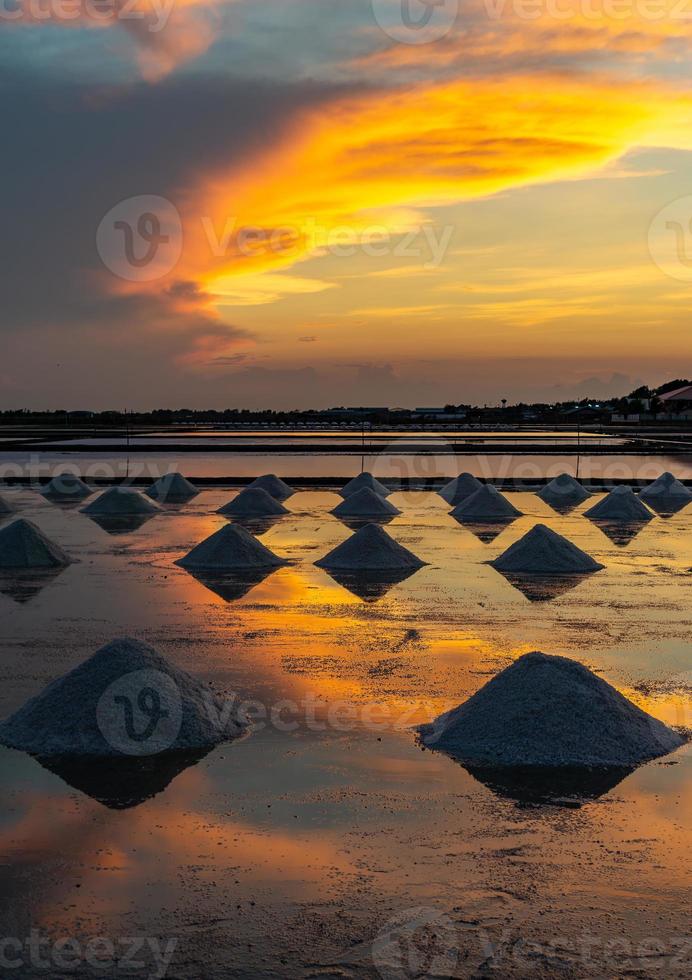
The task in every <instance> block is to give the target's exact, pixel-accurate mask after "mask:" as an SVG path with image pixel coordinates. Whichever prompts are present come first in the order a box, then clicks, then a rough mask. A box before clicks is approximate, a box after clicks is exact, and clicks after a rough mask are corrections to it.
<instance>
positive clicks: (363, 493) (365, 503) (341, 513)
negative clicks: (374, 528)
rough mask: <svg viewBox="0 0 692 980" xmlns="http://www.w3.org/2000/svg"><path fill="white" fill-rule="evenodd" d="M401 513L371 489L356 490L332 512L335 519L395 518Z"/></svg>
mask: <svg viewBox="0 0 692 980" xmlns="http://www.w3.org/2000/svg"><path fill="white" fill-rule="evenodd" d="M400 513H401V511H400V510H399V508H398V507H395V506H394V504H390V502H389V501H388V500H385V498H384V497H381V496H380V495H379V494H378V493H375V491H374V490H371V489H370V487H362V488H361V489H360V490H356V492H355V493H352V494H351V495H350V496H349V497H346V499H345V500H342V501H341V503H340V504H337V506H336V507H335V508H334V509H333V510H332V514H334V516H335V517H394V516H395V515H396V514H400Z"/></svg>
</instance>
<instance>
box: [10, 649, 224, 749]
mask: <svg viewBox="0 0 692 980" xmlns="http://www.w3.org/2000/svg"><path fill="white" fill-rule="evenodd" d="M219 717H220V718H224V724H219ZM152 726H153V727H152ZM147 731H149V732H150V737H149V738H146V739H145V738H142V735H143V734H146V733H147ZM242 732H243V726H242V725H241V723H240V722H239V721H238V719H237V716H234V715H231V717H230V718H229V719H228V721H227V722H226V721H225V715H224V710H223V705H222V704H221V703H220V702H219V700H218V699H217V698H216V697H215V696H214V695H213V693H212V691H211V690H210V689H209V688H208V687H206V685H204V684H202V683H201V682H200V681H198V680H196V679H195V678H194V677H191V676H190V674H187V673H185V671H182V670H179V669H178V668H177V667H175V666H174V665H173V664H170V663H169V662H168V661H167V660H166V659H165V658H164V657H162V656H160V655H159V654H158V653H157V652H156V651H155V650H153V649H152V648H151V647H150V646H148V645H147V644H146V643H140V642H138V641H137V640H132V639H129V638H125V639H118V640H114V641H113V642H112V643H109V644H108V645H107V646H104V647H101V649H100V650H98V651H97V652H96V653H95V654H94V655H93V656H92V657H90V658H89V659H88V660H86V661H85V662H84V663H82V664H81V665H80V666H79V667H76V668H75V669H74V670H72V671H70V673H68V674H65V676H64V677H61V678H59V679H58V680H56V681H53V683H52V684H49V685H48V687H47V688H46V689H45V690H44V691H43V693H41V694H39V695H37V696H36V697H34V698H32V699H31V700H30V701H27V703H26V704H25V705H24V707H23V708H20V709H19V711H17V713H16V714H14V715H13V716H12V717H11V718H9V719H8V720H7V721H5V722H4V723H3V724H2V725H0V743H2V744H3V745H6V746H8V747H9V748H13V749H20V750H21V751H24V752H29V753H30V754H31V755H37V756H39V757H53V756H88V757H92V758H94V757H99V758H103V757H110V758H113V757H120V758H121V757H123V756H128V755H130V756H149V755H156V754H158V753H161V752H186V751H191V750H195V749H205V748H210V747H212V746H214V745H217V744H218V743H220V742H223V741H228V740H229V739H233V738H237V737H238V736H239V735H241V734H242Z"/></svg>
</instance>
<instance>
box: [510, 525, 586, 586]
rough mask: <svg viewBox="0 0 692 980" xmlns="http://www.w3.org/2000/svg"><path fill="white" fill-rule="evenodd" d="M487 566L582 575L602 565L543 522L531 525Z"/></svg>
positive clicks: (553, 573)
mask: <svg viewBox="0 0 692 980" xmlns="http://www.w3.org/2000/svg"><path fill="white" fill-rule="evenodd" d="M491 565H492V566H493V568H496V569H497V570H498V571H499V572H525V573H529V574H534V575H583V574H585V573H586V572H597V571H598V570H599V569H601V568H604V567H605V566H604V565H601V564H600V563H599V562H597V561H595V560H594V559H593V558H592V557H591V555H587V553H586V552H585V551H582V550H581V548H577V546H576V544H572V542H571V541H568V540H567V538H563V536H562V535H561V534H557V532H556V531H552V530H551V529H550V528H549V527H546V526H545V524H536V526H535V527H532V528H531V530H530V531H528V532H527V533H526V534H525V535H524V537H523V538H520V539H519V540H518V541H515V542H514V544H513V545H510V547H509V548H508V549H507V550H506V551H505V552H503V553H502V554H501V555H500V556H499V558H496V559H495V561H493V562H491Z"/></svg>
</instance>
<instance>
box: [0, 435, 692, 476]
mask: <svg viewBox="0 0 692 980" xmlns="http://www.w3.org/2000/svg"><path fill="white" fill-rule="evenodd" d="M270 459H271V469H272V471H273V472H274V473H276V474H277V475H278V476H281V477H283V478H285V479H291V478H296V479H299V478H301V477H303V478H315V477H321V478H331V477H334V481H335V485H338V483H339V482H340V481H346V480H348V479H350V478H351V477H353V476H355V475H356V474H357V473H360V471H361V461H363V465H364V468H366V469H369V470H371V471H372V472H373V473H374V474H375V476H377V477H379V478H380V479H407V480H419V481H420V480H429V479H433V478H435V477H448V478H450V479H451V478H452V477H454V476H456V475H457V474H458V473H459V472H461V471H464V470H468V471H469V472H470V473H473V474H474V475H475V476H478V477H484V478H486V479H489V478H500V479H510V478H516V479H523V480H533V479H540V478H544V477H550V478H552V477H554V476H557V475H558V474H559V473H563V472H565V471H567V472H568V473H574V472H575V470H576V467H577V458H576V457H575V456H574V455H567V454H562V455H561V454H559V453H552V452H551V453H550V454H548V453H546V454H531V453H521V454H518V453H501V454H497V455H484V454H483V453H478V454H469V455H463V456H462V455H459V456H456V455H454V454H453V453H449V452H448V451H447V447H445V446H444V445H442V446H441V447H440V450H439V451H435V450H434V451H432V452H430V451H429V452H427V453H426V454H421V455H412V454H410V453H406V452H401V451H399V449H398V448H397V443H396V442H394V443H393V444H392V445H391V446H389V447H387V446H385V447H383V446H379V447H371V448H366V451H365V452H364V453H362V454H360V453H358V454H355V455H354V454H346V453H344V454H339V453H319V452H312V451H311V452H309V453H308V452H304V453H300V452H295V453H293V452H282V453H278V454H277V455H275V456H271V457H270ZM62 468H67V469H71V470H73V471H74V472H77V473H80V474H81V475H82V476H85V477H87V478H89V477H90V478H93V479H96V478H98V477H106V478H119V479H125V478H126V476H129V478H131V479H140V478H147V479H152V480H155V479H158V477H160V476H162V475H163V474H165V473H168V472H171V471H174V470H177V469H181V470H183V471H184V473H185V474H186V475H187V476H189V477H190V478H191V479H194V478H195V477H198V478H203V477H215V478H227V477H229V478H230V477H253V476H256V475H257V474H258V473H262V472H264V470H266V469H267V468H268V464H267V456H266V455H264V454H262V453H246V452H242V453H237V452H235V453H234V452H233V449H232V448H230V449H229V450H228V452H223V451H222V452H215V453H207V452H204V451H200V452H198V453H197V452H185V454H184V456H183V458H182V460H181V455H180V454H179V453H173V452H168V453H167V452H166V451H165V449H163V448H162V451H161V452H155V453H146V452H145V453H139V452H138V453H134V454H132V455H131V456H128V455H127V453H125V452H115V451H114V452H112V453H111V452H108V453H90V452H89V451H88V449H85V450H84V451H80V452H75V453H69V452H57V451H56V452H45V453H44V452H41V453H32V452H30V451H26V450H23V451H21V452H3V453H0V479H5V478H10V477H21V478H23V479H33V480H38V479H39V478H41V477H43V478H47V477H48V476H52V475H53V474H54V473H55V472H56V470H60V469H62ZM665 470H669V471H670V472H671V473H674V474H675V476H676V477H679V478H680V479H685V480H692V456H690V455H685V454H680V455H671V456H635V455H627V454H618V455H616V454H612V455H611V454H608V453H605V454H603V455H600V456H589V455H584V456H581V457H580V459H579V477H580V479H582V480H615V481H617V480H641V481H649V480H654V479H655V478H656V477H658V476H659V475H660V474H661V473H662V472H663V471H665Z"/></svg>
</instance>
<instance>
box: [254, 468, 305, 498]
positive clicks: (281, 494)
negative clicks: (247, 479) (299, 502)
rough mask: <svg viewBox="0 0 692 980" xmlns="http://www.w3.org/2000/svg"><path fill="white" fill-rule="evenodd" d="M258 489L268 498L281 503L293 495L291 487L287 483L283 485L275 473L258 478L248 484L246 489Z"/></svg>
mask: <svg viewBox="0 0 692 980" xmlns="http://www.w3.org/2000/svg"><path fill="white" fill-rule="evenodd" d="M255 488H258V489H260V490H266V492H267V493H268V494H269V496H270V497H273V498H274V500H278V501H279V502H280V503H283V501H284V500H288V498H289V497H292V496H293V494H294V493H295V490H294V489H293V487H289V485H288V483H285V482H284V481H283V480H282V479H281V478H280V477H278V476H276V474H275V473H267V474H265V475H264V476H258V477H257V479H256V480H253V481H252V483H248V485H247V489H248V490H250V489H252V490H254V489H255Z"/></svg>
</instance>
